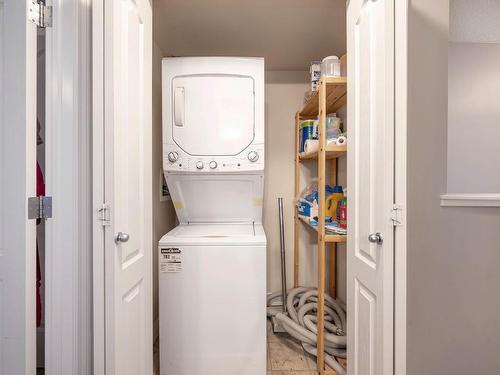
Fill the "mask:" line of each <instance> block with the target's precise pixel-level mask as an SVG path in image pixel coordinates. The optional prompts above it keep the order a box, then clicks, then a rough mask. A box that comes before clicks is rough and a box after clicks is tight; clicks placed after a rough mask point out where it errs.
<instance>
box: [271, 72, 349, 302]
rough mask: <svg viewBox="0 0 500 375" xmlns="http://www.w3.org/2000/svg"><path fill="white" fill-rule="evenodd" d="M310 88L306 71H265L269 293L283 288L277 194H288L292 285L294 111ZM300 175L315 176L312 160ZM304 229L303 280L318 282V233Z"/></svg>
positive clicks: (341, 268)
mask: <svg viewBox="0 0 500 375" xmlns="http://www.w3.org/2000/svg"><path fill="white" fill-rule="evenodd" d="M308 88H309V83H308V72H302V71H268V72H266V172H265V196H264V229H265V231H266V235H267V241H268V245H267V251H268V257H267V260H268V264H267V280H268V282H267V289H268V291H269V292H272V291H277V290H280V289H281V273H280V240H279V222H278V201H277V199H278V197H283V198H284V207H285V215H284V217H285V235H286V238H285V240H286V241H285V242H286V263H287V281H288V287H292V286H293V250H294V249H293V229H294V227H293V224H294V221H293V215H294V199H295V197H294V157H295V133H294V122H295V112H296V111H297V110H298V109H300V108H301V106H302V104H303V97H304V93H305V91H306V90H307V89H308ZM301 176H302V177H301V180H302V182H304V181H310V180H311V178H312V177H315V176H317V171H316V167H315V164H314V162H309V163H308V164H305V166H304V167H302V168H301ZM339 182H345V160H341V161H340V162H339ZM303 186H305V185H303ZM301 225H302V224H301ZM300 233H301V239H300V248H301V251H300V284H301V285H309V286H315V285H317V283H316V277H317V276H316V275H317V273H316V268H317V267H316V262H317V257H316V253H317V251H316V243H317V235H316V232H313V231H311V230H309V229H307V228H305V226H301V228H300ZM338 253H339V256H338V263H339V267H338V283H339V297H341V298H342V299H343V300H345V289H346V287H345V286H346V283H345V247H344V246H341V247H340V249H339V252H338Z"/></svg>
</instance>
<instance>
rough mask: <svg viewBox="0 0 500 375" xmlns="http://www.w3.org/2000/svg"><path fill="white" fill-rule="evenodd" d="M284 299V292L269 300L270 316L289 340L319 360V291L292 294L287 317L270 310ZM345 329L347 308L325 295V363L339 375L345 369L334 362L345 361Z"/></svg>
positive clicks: (307, 289) (343, 373)
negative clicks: (282, 328)
mask: <svg viewBox="0 0 500 375" xmlns="http://www.w3.org/2000/svg"><path fill="white" fill-rule="evenodd" d="M281 299H282V297H281V292H276V293H272V294H270V295H269V296H268V297H267V306H268V309H267V314H268V316H274V317H275V318H276V319H277V320H278V321H279V322H280V323H281V324H282V325H283V327H284V328H285V330H286V331H287V333H288V334H289V335H290V336H292V337H294V338H295V339H297V340H299V341H300V342H301V343H302V347H303V348H304V350H305V351H306V352H308V353H309V354H312V355H313V356H317V353H318V352H317V341H318V326H317V322H318V319H317V316H316V310H317V307H318V290H317V289H315V288H304V287H301V288H295V289H291V290H289V291H288V293H287V298H286V306H287V311H288V315H287V314H284V313H281V312H276V311H275V310H273V309H272V308H270V307H271V306H272V305H273V304H275V303H276V302H278V301H281ZM346 329H347V319H346V307H345V305H344V304H343V303H341V302H340V301H337V300H335V299H333V298H332V297H330V296H329V295H327V294H325V335H324V343H325V363H326V364H328V365H329V366H330V367H331V368H333V369H334V370H335V371H336V372H337V373H338V374H339V375H346V371H345V369H344V368H343V367H342V366H341V365H340V363H339V362H337V360H336V359H335V357H339V358H346V350H345V349H346V341H347V340H346Z"/></svg>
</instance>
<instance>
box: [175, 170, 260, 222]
mask: <svg viewBox="0 0 500 375" xmlns="http://www.w3.org/2000/svg"><path fill="white" fill-rule="evenodd" d="M166 180H167V184H168V189H169V191H170V195H171V196H172V202H173V204H174V208H175V212H176V213H177V217H178V218H179V222H180V223H181V224H187V223H252V222H255V223H260V222H262V202H263V193H264V176H263V174H262V171H259V173H246V174H238V173H232V174H230V173H227V174H226V173H221V174H210V173H202V174H182V173H180V174H174V173H169V174H167V175H166Z"/></svg>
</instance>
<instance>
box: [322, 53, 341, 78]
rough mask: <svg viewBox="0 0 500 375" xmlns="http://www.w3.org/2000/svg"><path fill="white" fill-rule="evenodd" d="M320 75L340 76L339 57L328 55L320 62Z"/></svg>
mask: <svg viewBox="0 0 500 375" xmlns="http://www.w3.org/2000/svg"><path fill="white" fill-rule="evenodd" d="M321 75H323V76H327V77H340V59H339V58H338V57H337V56H328V57H325V58H324V59H323V61H322V62H321Z"/></svg>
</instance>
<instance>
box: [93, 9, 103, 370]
mask: <svg viewBox="0 0 500 375" xmlns="http://www.w3.org/2000/svg"><path fill="white" fill-rule="evenodd" d="M91 33H92V77H91V79H92V120H93V121H92V176H93V178H92V179H93V182H92V191H93V196H92V208H93V211H95V208H98V207H100V209H103V208H104V207H103V206H102V205H103V202H105V194H104V181H105V176H104V162H105V158H104V132H105V128H104V0H97V1H93V2H92V32H91ZM96 51H99V53H96ZM101 214H104V215H106V214H107V213H106V212H104V211H101ZM103 218H104V219H105V218H106V216H103ZM103 224H105V222H103V221H99V220H95V219H94V220H93V225H92V233H93V239H92V245H93V301H94V308H93V312H94V314H93V321H94V326H93V330H94V337H93V343H94V345H93V346H94V350H93V356H94V363H93V374H94V375H104V374H105V373H106V350H105V349H106V341H105V328H106V324H105V323H106V311H105V306H106V304H105V275H104V269H105V256H104V251H105V228H104V226H103Z"/></svg>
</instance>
